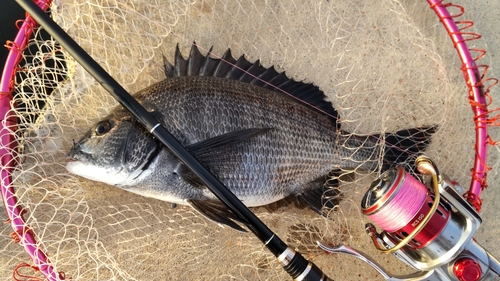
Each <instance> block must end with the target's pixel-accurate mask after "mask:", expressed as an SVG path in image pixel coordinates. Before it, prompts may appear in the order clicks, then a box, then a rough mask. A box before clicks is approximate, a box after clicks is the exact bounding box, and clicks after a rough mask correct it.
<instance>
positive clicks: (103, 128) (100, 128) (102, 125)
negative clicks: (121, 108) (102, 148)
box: [94, 121, 111, 136]
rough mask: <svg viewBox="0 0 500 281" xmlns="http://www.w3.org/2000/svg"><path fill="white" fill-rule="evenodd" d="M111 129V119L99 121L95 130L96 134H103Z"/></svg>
mask: <svg viewBox="0 0 500 281" xmlns="http://www.w3.org/2000/svg"><path fill="white" fill-rule="evenodd" d="M109 130H111V124H110V123H109V121H102V122H99V124H97V127H95V131H94V132H95V134H96V136H102V135H104V134H106V133H107V132H109Z"/></svg>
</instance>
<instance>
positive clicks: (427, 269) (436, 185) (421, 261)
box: [318, 156, 500, 281]
mask: <svg viewBox="0 0 500 281" xmlns="http://www.w3.org/2000/svg"><path fill="white" fill-rule="evenodd" d="M416 166H417V169H418V171H419V172H420V173H421V174H422V175H425V176H430V177H431V182H430V184H429V185H430V186H432V188H428V187H427V186H426V185H424V184H422V183H421V182H420V181H419V180H417V179H416V178H414V177H413V176H412V175H411V174H409V173H408V172H406V171H405V170H404V169H403V168H402V167H397V168H394V169H390V170H388V171H386V172H385V173H383V174H382V175H381V176H380V177H379V178H378V179H376V180H375V181H373V182H372V184H371V185H370V188H369V189H368V191H367V192H366V194H365V195H364V197H363V200H362V203H361V209H362V212H363V214H364V215H366V216H368V217H369V218H370V219H371V220H372V221H373V222H374V223H375V224H377V225H378V226H379V227H380V228H381V229H382V230H383V231H382V232H381V233H377V231H376V228H375V226H374V225H373V224H371V223H369V224H367V225H366V231H367V234H368V235H369V236H370V237H371V238H372V240H373V243H374V245H375V247H376V248H377V249H379V250H380V251H382V252H384V253H392V254H394V255H395V256H396V257H398V258H399V259H400V260H401V261H403V262H405V263H406V264H408V265H409V266H411V267H413V268H414V269H416V270H418V271H417V272H416V273H413V274H410V275H405V276H396V275H391V274H389V273H388V272H387V271H385V270H384V269H383V268H382V267H381V266H380V265H379V264H377V263H376V262H374V261H373V260H371V259H370V257H368V256H367V255H366V254H364V253H362V252H360V251H357V250H354V249H352V248H350V247H348V246H338V247H334V248H330V247H327V246H325V245H322V244H320V243H319V242H318V244H319V246H320V247H321V248H323V249H324V250H325V251H328V252H331V253H344V254H349V255H352V256H354V257H357V258H359V259H361V260H363V261H365V262H367V263H368V264H370V265H371V266H372V267H374V268H375V269H376V270H377V271H378V272H380V274H382V276H384V278H385V279H386V280H412V281H413V280H414V281H417V280H423V281H424V280H425V281H444V280H458V281H479V280H480V281H486V280H488V281H489V280H500V263H499V262H498V261H497V260H496V259H495V258H494V257H493V256H492V255H491V254H490V253H488V252H487V251H486V250H485V249H484V248H483V247H481V246H480V245H479V244H477V243H476V241H474V239H473V236H474V234H475V233H476V231H477V230H478V228H479V226H480V224H481V217H480V216H479V214H478V213H477V212H476V210H475V209H474V208H473V207H472V206H471V205H469V203H468V202H467V201H465V200H464V199H463V197H462V196H460V194H459V191H460V189H461V188H460V186H458V185H457V184H456V183H455V182H453V181H450V180H449V179H447V178H446V177H444V176H443V175H441V174H440V173H439V171H438V169H437V167H436V165H435V164H434V163H433V162H432V161H431V160H430V159H429V158H428V157H425V156H420V157H418V158H417V160H416Z"/></svg>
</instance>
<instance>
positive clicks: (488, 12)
mask: <svg viewBox="0 0 500 281" xmlns="http://www.w3.org/2000/svg"><path fill="white" fill-rule="evenodd" d="M460 2H461V4H462V5H463V6H464V7H465V9H466V15H467V18H468V19H471V20H473V21H474V22H475V28H476V31H477V32H478V33H480V34H481V35H482V36H483V41H479V42H480V43H478V45H480V46H486V50H487V51H488V56H487V57H486V58H485V61H486V63H488V64H489V65H490V66H491V69H490V71H491V73H492V75H493V76H497V77H498V76H500V70H498V69H500V34H499V33H500V32H499V31H500V28H499V26H500V2H499V1H495V0H482V1H474V0H464V1H460ZM4 11H5V10H4ZM2 13H3V12H2ZM0 17H1V16H0ZM483 43H484V44H483ZM496 92H498V90H497V91H496ZM493 130H497V131H498V129H493ZM495 135H496V136H499V135H500V134H498V132H496V133H495ZM492 153H496V154H498V151H497V150H492ZM498 172H500V171H495V170H493V171H491V173H495V174H496V173H498ZM499 188H500V187H498V186H495V185H494V184H490V187H489V189H487V190H486V191H485V192H484V193H483V196H482V197H483V210H482V215H483V217H484V222H483V225H482V227H481V229H480V231H479V233H478V234H477V237H476V238H477V240H478V242H479V243H480V244H481V245H483V246H484V247H485V248H486V249H487V250H489V251H490V252H491V253H492V254H493V255H494V256H496V257H500V244H499V243H498V235H500V221H499V220H498V219H497V217H498V216H497V210H499V209H500V191H499V190H498V189H499ZM116 194H117V196H118V197H116V200H117V201H119V200H122V199H123V198H120V197H119V196H124V193H122V192H119V191H117V193H116ZM124 200H126V199H124ZM129 200H131V201H133V199H129ZM139 200H141V199H139ZM134 203H136V202H134ZM148 223H149V222H148ZM358 265H359V264H357V263H353V264H352V268H346V269H345V271H346V272H356V270H359V267H358ZM394 268H396V269H397V268H398V266H393V267H392V269H394ZM350 280H351V279H350ZM352 280H354V279H352ZM377 280H379V279H377Z"/></svg>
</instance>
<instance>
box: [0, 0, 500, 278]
mask: <svg viewBox="0 0 500 281" xmlns="http://www.w3.org/2000/svg"><path fill="white" fill-rule="evenodd" d="M414 2H415V1H403V0H401V1H393V0H385V1H354V0H351V1H224V0H222V1H219V0H208V1H205V0H203V1H158V0H157V1H135V0H128V1H114V0H107V1H105V0H90V1H72V0H59V1H54V2H53V3H51V6H50V11H51V14H52V17H53V18H54V19H55V20H56V21H57V22H58V23H59V24H60V25H61V26H62V27H63V28H64V29H65V30H66V31H67V32H68V33H69V34H70V35H71V36H72V37H73V38H74V39H75V40H76V41H77V42H78V43H79V44H80V45H81V46H82V47H83V48H85V49H86V50H87V52H88V53H89V54H90V55H91V56H93V57H94V58H95V59H96V60H97V61H98V62H99V63H100V64H101V65H102V66H103V67H104V68H105V69H106V70H107V71H108V72H109V73H110V74H111V75H112V76H113V77H114V78H115V79H116V80H117V81H118V82H119V83H121V84H122V85H123V86H124V87H125V88H126V89H127V90H128V91H129V92H132V93H133V92H135V91H138V90H140V89H142V88H144V87H146V86H148V85H150V84H152V83H154V82H156V81H160V80H162V79H164V74H163V65H162V64H163V62H162V57H161V56H162V54H163V55H165V56H167V58H169V59H170V60H171V61H172V58H173V55H174V50H175V46H176V45H177V44H179V46H180V48H181V51H182V53H183V54H187V53H188V51H189V49H190V47H191V44H192V42H193V41H196V43H197V45H198V46H199V48H200V50H201V51H202V53H204V54H205V53H206V52H207V51H208V49H209V48H210V47H211V46H213V53H214V54H216V55H219V56H221V55H222V54H223V52H224V51H225V50H226V49H227V48H228V47H230V48H231V51H232V53H233V55H234V56H236V57H239V56H240V55H242V54H245V56H246V58H247V59H248V60H249V61H255V60H257V59H260V61H261V63H262V64H263V65H264V66H265V67H269V66H271V65H274V66H275V68H276V69H277V70H278V71H286V73H287V74H288V76H290V77H293V78H294V79H296V80H303V81H305V82H311V83H314V84H316V85H317V86H319V87H320V88H321V89H322V90H323V91H324V92H325V93H326V94H327V96H328V98H329V100H330V101H332V104H333V105H334V107H335V108H336V109H337V110H338V112H339V115H340V117H341V122H342V129H343V130H345V131H347V132H350V133H353V134H383V133H388V132H395V131H398V130H401V129H406V128H411V127H419V126H426V125H427V126H429V125H437V126H438V128H439V129H438V131H437V133H436V134H435V135H434V136H433V138H432V144H431V146H430V147H429V148H428V149H427V153H426V154H427V155H429V156H431V157H432V159H433V160H434V161H435V162H436V163H437V165H438V166H439V167H440V170H441V171H442V172H443V173H445V174H447V175H448V176H449V177H450V178H451V179H454V180H455V181H457V182H459V183H461V184H462V186H463V187H464V188H465V189H467V188H468V187H469V183H470V182H471V178H474V179H475V180H476V181H477V182H479V183H480V186H481V185H483V186H484V185H486V181H485V180H484V177H483V174H480V175H479V176H478V174H477V173H475V172H472V173H471V168H473V167H474V159H475V156H476V155H477V151H478V150H479V148H477V146H476V144H477V142H476V136H475V127H476V126H478V127H484V126H485V124H492V123H493V124H494V123H495V119H494V118H491V116H490V118H489V119H488V117H487V116H486V115H485V113H486V111H485V112H482V113H480V115H481V117H484V122H483V123H480V122H476V123H475V122H474V120H476V121H477V120H478V117H474V115H473V112H472V111H471V104H470V99H468V93H469V91H470V89H469V88H468V86H467V84H466V83H464V82H463V81H464V79H463V74H462V70H461V69H462V62H461V61H460V60H459V59H458V57H457V55H456V50H455V49H454V44H452V43H451V41H450V40H449V38H448V34H447V32H446V31H445V30H444V29H443V28H442V27H441V26H440V23H439V20H438V17H436V15H435V13H434V11H432V10H431V9H429V4H428V3H426V2H424V1H419V2H418V3H414ZM431 2H432V1H431ZM40 4H41V5H42V4H43V3H42V2H41V3H40ZM49 4H50V3H49ZM441 4H442V3H441V2H439V1H438V2H437V5H438V6H439V5H441ZM432 5H434V4H432ZM42 6H43V5H42ZM448 10H449V12H450V13H451V14H452V15H455V16H456V18H453V21H457V20H462V18H463V16H462V15H461V14H462V11H461V9H460V7H454V6H451V7H448ZM442 19H443V18H442ZM25 22H27V25H26V28H27V29H33V27H34V26H35V23H34V22H29V21H25ZM470 23H471V22H462V23H460V24H459V26H460V27H461V28H464V29H463V30H461V31H460V34H464V36H465V38H466V39H467V40H472V39H474V41H467V43H468V45H472V46H476V45H477V46H484V42H483V41H482V40H481V39H479V38H478V37H477V36H476V34H477V33H475V32H476V31H475V29H474V28H475V27H474V26H472V25H471V24H470ZM28 38H29V40H28V41H26V42H25V43H27V44H26V47H25V46H23V45H22V44H21V42H16V43H10V44H9V47H10V48H12V49H16V50H18V51H19V53H20V60H19V64H18V65H17V66H15V65H10V67H11V68H12V69H13V70H15V71H14V72H15V73H16V74H15V77H14V78H13V80H12V83H8V86H12V87H10V89H13V92H12V93H11V95H12V97H13V99H12V102H8V101H9V99H2V101H3V102H4V104H3V106H4V107H3V108H4V109H6V111H4V112H2V114H5V112H8V114H9V116H12V117H15V118H17V119H18V120H19V122H15V121H12V122H10V123H9V122H8V121H9V120H7V119H5V120H3V121H2V122H3V123H2V124H3V125H4V126H5V128H4V129H3V130H2V131H1V133H2V138H5V141H4V147H2V149H3V151H4V152H6V153H7V154H8V155H12V159H8V158H3V159H4V161H7V162H3V169H2V179H3V181H4V185H5V186H3V187H2V188H3V190H2V191H6V190H7V189H6V186H8V187H11V188H12V189H11V191H12V193H8V192H4V195H3V196H4V202H7V201H8V202H10V203H8V204H7V205H9V204H15V205H14V206H11V207H12V208H11V209H12V210H16V214H15V217H16V218H17V219H20V218H23V220H24V223H23V222H21V221H20V220H12V219H9V217H8V216H7V215H6V214H5V213H0V219H2V220H4V221H7V222H8V223H6V224H5V225H4V226H3V227H1V228H0V249H1V252H2V255H1V256H0V279H2V280H8V279H11V278H12V275H13V273H14V276H15V278H17V279H22V275H25V276H36V277H38V278H40V279H43V278H45V277H44V274H45V275H46V276H48V277H47V278H48V279H49V280H57V279H60V280H62V279H66V280H68V279H69V278H70V277H71V278H72V280H286V279H287V278H289V277H288V276H287V274H286V273H285V272H284V271H283V269H282V268H281V266H280V264H279V263H278V262H277V261H276V260H275V258H274V257H273V256H272V254H271V253H270V252H269V251H268V250H267V249H266V248H265V247H264V246H263V245H262V244H261V243H260V242H259V241H258V240H257V239H256V238H255V237H253V235H251V234H241V233H238V232H235V231H234V230H231V229H228V228H220V227H218V226H217V225H215V224H214V223H212V222H210V221H207V220H206V219H204V218H202V217H200V216H199V215H197V214H196V213H195V212H194V211H193V210H192V209H190V208H186V207H177V208H175V209H172V208H171V206H170V204H169V203H166V202H162V201H157V200H153V199H148V198H144V197H141V196H138V195H134V194H131V193H127V192H125V191H122V190H120V189H118V188H114V187H110V186H106V185H104V184H99V183H95V182H91V181H89V180H85V179H82V178H79V177H76V176H73V175H71V174H68V173H67V171H66V169H65V168H64V167H65V164H66V162H67V160H66V158H65V157H66V156H65V155H66V153H67V152H68V150H69V148H70V147H71V145H72V142H73V140H78V139H79V138H80V137H81V136H82V135H83V133H84V132H86V131H87V130H88V129H89V127H90V126H91V125H92V124H93V123H94V122H95V121H97V120H98V119H99V118H100V117H102V116H104V115H106V113H107V112H108V111H109V110H110V109H111V108H113V107H114V106H115V105H116V102H115V101H114V100H113V99H112V98H111V97H110V96H109V94H107V93H106V92H105V91H104V90H103V89H102V88H101V86H100V85H98V83H96V82H95V81H94V79H93V78H92V77H90V76H89V75H88V74H87V73H86V72H85V71H84V70H83V69H82V68H81V67H80V66H79V65H78V64H77V63H76V62H75V61H74V60H73V58H71V56H69V55H68V54H67V53H66V52H65V51H64V50H63V49H61V48H60V46H59V45H58V44H57V42H55V41H54V40H52V39H50V37H49V36H47V35H45V36H44V35H43V33H42V30H41V29H39V28H34V31H33V35H32V36H31V37H28ZM481 50H482V49H481ZM473 53H475V55H474V58H480V57H482V56H483V55H482V51H475V52H473ZM488 60H489V58H488V56H486V58H481V60H479V61H478V64H484V65H487V64H488ZM468 69H469V68H468V67H466V71H467V70H468ZM486 69H487V67H482V68H481V71H480V76H479V79H478V80H477V81H476V82H477V83H482V84H484V91H485V92H486V93H489V95H491V94H492V93H490V86H491V85H493V84H494V83H495V81H494V80H490V79H488V77H489V76H490V75H489V73H486ZM9 81H10V80H9ZM2 83H5V82H4V81H3V82H2ZM3 85H5V84H3ZM8 88H9V87H8ZM2 92H3V93H2V94H3V95H5V96H9V93H8V91H7V90H5V89H4V88H2ZM486 102H488V103H490V102H493V104H491V105H489V107H488V108H489V109H490V110H491V109H492V108H497V107H498V105H497V104H496V101H490V100H489V99H488V98H486ZM472 105H473V106H477V105H475V104H472ZM11 106H12V109H10V108H11ZM490 115H494V114H490ZM12 120H15V119H12ZM489 135H490V136H491V139H500V138H499V136H498V130H495V129H493V130H490V131H489ZM9 138H11V139H9ZM5 144H8V145H5ZM499 163H500V162H499V159H498V150H497V148H496V147H494V148H493V149H491V151H490V155H489V157H488V163H487V166H486V165H484V166H483V167H484V170H485V171H486V170H487V168H486V167H491V168H493V171H491V172H490V173H489V174H488V182H489V185H491V186H493V187H495V186H496V183H499V182H500V178H499V176H498V174H497V173H496V172H494V171H495V169H498V165H499ZM476 165H477V163H476ZM10 166H12V167H13V168H12V169H10V168H8V167H10ZM375 177H376V173H358V172H356V173H355V174H354V175H353V174H348V173H347V172H346V175H344V176H342V177H341V178H340V180H341V185H340V190H341V191H342V194H343V196H344V200H343V201H342V202H341V203H340V204H339V206H338V207H337V208H336V209H335V210H334V211H332V212H330V214H329V217H330V218H331V219H325V218H323V217H320V216H318V215H317V214H316V213H314V212H312V211H310V210H308V209H307V208H305V207H304V206H297V204H295V203H294V202H293V200H288V201H284V202H279V203H274V204H271V205H270V206H266V207H260V208H255V209H254V211H255V212H256V213H257V214H258V216H259V217H260V218H261V219H262V220H263V221H264V222H265V223H266V224H267V225H268V226H269V227H270V228H271V229H272V230H273V231H274V232H276V233H277V234H278V235H279V236H280V237H281V238H282V239H283V240H284V241H285V242H287V243H288V244H289V245H290V246H292V247H294V248H296V249H297V250H298V251H300V252H301V253H302V254H304V255H305V256H306V257H308V258H310V259H312V260H313V261H314V262H315V264H316V265H318V266H319V267H320V268H322V269H323V270H324V271H325V273H327V274H328V275H329V276H331V277H332V278H335V279H338V280H379V279H381V277H380V275H378V274H377V273H376V272H375V271H374V270H373V269H371V268H370V267H369V266H367V265H365V264H363V263H362V262H360V261H358V260H355V259H353V258H350V257H344V256H338V255H327V254H325V253H324V252H323V251H322V250H320V249H319V248H318V247H317V246H316V245H315V241H316V240H320V241H323V242H325V243H330V244H340V243H342V244H348V245H350V246H353V247H356V248H360V249H363V251H365V252H367V253H368V254H370V255H372V256H373V257H375V259H376V260H377V261H378V262H379V263H381V264H382V265H384V267H386V268H388V269H389V270H391V271H392V272H397V273H400V274H403V273H405V272H411V270H409V269H408V268H406V267H405V266H404V265H403V264H402V263H401V262H400V261H399V260H397V259H396V258H394V257H392V256H385V255H384V256H382V255H379V254H378V253H376V250H375V249H373V247H372V246H371V244H370V243H371V242H370V240H369V239H368V237H367V236H366V235H365V234H364V229H363V228H364V224H365V222H367V219H366V218H365V217H363V216H362V215H361V213H360V211H359V204H360V200H361V197H362V195H363V194H364V192H365V190H366V188H367V187H368V185H369V183H370V182H371V181H372V180H373V179H374V178H375ZM9 182H10V184H8V183H9ZM480 188H481V187H480ZM498 194H500V193H499V192H498V191H497V190H496V188H491V189H488V190H486V192H485V193H483V201H484V202H485V204H484V205H483V207H484V208H483V209H484V210H483V213H482V214H483V221H484V224H483V227H482V228H481V231H482V232H481V233H479V235H478V236H477V237H476V238H477V240H478V241H479V243H480V244H482V245H483V246H484V247H485V248H487V249H488V250H490V251H491V252H492V254H493V255H496V256H498V255H499V254H500V248H499V246H498V245H497V244H498V243H495V241H496V239H495V238H494V237H496V236H495V234H498V232H499V231H500V225H498V223H496V222H495V219H496V213H495V205H496V203H495V202H496V201H495V198H498ZM472 197H473V196H472ZM6 198H7V199H8V200H7V199H6ZM14 198H15V199H16V200H14ZM478 199H479V198H470V200H471V201H474V202H479V201H478ZM13 202H14V203H13ZM478 204H479V205H478V206H480V203H478ZM13 221H14V222H15V223H17V226H18V227H17V228H14V229H15V231H14V234H12V235H11V233H13V228H12V226H11V223H12V222H13ZM19 242H20V243H19ZM20 244H22V245H24V248H25V249H26V251H28V252H29V251H31V255H32V256H35V257H37V258H35V260H32V259H30V257H29V255H28V254H27V253H26V251H25V250H23V247H22V246H21V245H20ZM26 245H28V246H26ZM32 266H33V267H34V268H36V269H39V270H40V271H38V270H35V269H34V268H33V267H32Z"/></svg>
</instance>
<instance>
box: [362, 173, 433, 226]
mask: <svg viewBox="0 0 500 281" xmlns="http://www.w3.org/2000/svg"><path fill="white" fill-rule="evenodd" d="M395 184H398V183H397V182H396V183H395ZM392 192H393V194H388V196H390V197H392V198H391V199H389V200H387V201H386V202H385V203H384V204H383V205H382V206H381V207H380V208H379V209H378V210H376V211H375V212H374V213H373V214H369V215H368V217H369V218H370V219H371V220H372V221H373V222H375V223H376V224H377V225H378V226H380V228H382V229H383V230H385V231H387V232H394V231H396V230H399V229H401V228H403V227H404V226H406V225H407V224H408V223H409V222H410V221H411V219H412V218H413V217H414V216H415V215H416V214H417V212H418V210H420V208H421V207H422V205H423V203H424V201H425V198H426V194H427V188H426V187H425V185H423V184H422V183H421V182H419V181H418V180H417V179H415V178H414V177H412V176H411V175H410V174H408V173H406V176H405V178H404V182H403V183H402V185H401V187H400V188H399V189H396V188H395V189H393V190H392Z"/></svg>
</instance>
